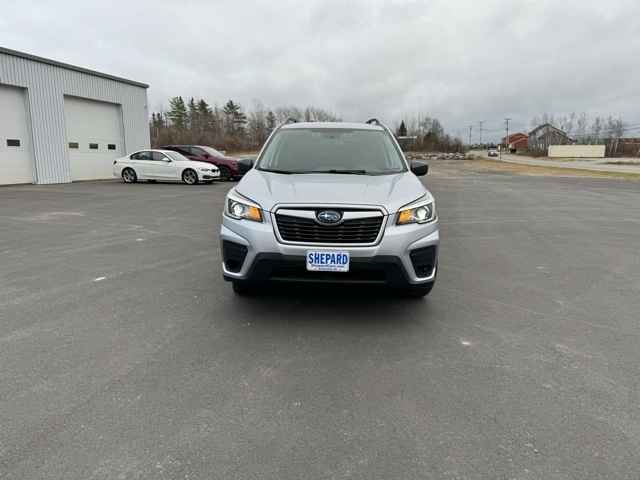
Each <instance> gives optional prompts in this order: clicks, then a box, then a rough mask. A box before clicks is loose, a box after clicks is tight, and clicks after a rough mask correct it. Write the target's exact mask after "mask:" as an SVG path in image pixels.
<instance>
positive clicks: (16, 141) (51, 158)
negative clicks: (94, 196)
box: [0, 47, 149, 184]
mask: <svg viewBox="0 0 640 480" xmlns="http://www.w3.org/2000/svg"><path fill="white" fill-rule="evenodd" d="M148 87H149V86H148V85H146V84H144V83H139V82H134V81H132V80H126V79H124V78H119V77H114V76H112V75H107V74H104V73H99V72H95V71H92V70H88V69H86V68H81V67H76V66H73V65H68V64H65V63H61V62H56V61H53V60H49V59H46V58H41V57H36V56H34V55H29V54H26V53H22V52H17V51H15V50H9V49H6V48H2V47H0V184H12V183H65V182H71V181H74V180H90V179H101V178H111V177H112V164H113V159H115V158H117V157H119V156H123V155H125V153H127V152H131V151H135V150H139V149H142V148H149V122H148V117H149V115H148V108H147V88H148Z"/></svg>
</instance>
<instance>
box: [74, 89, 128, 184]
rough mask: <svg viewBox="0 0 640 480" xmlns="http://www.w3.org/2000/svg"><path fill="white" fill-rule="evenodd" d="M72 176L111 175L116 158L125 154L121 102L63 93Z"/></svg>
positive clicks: (78, 177)
mask: <svg viewBox="0 0 640 480" xmlns="http://www.w3.org/2000/svg"><path fill="white" fill-rule="evenodd" d="M64 120H65V126H66V131H67V132H66V133H67V149H68V151H69V162H70V165H71V180H95V179H101V178H112V176H113V161H114V160H115V159H116V158H118V157H122V156H123V155H124V153H123V152H124V141H123V135H122V132H123V128H122V110H121V108H120V105H115V104H113V103H104V102H96V101H94V100H86V99H84V98H76V97H64Z"/></svg>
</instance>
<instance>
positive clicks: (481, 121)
mask: <svg viewBox="0 0 640 480" xmlns="http://www.w3.org/2000/svg"><path fill="white" fill-rule="evenodd" d="M479 123H480V145H482V124H483V123H484V120H480V122H479Z"/></svg>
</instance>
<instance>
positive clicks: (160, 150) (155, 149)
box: [130, 148, 179, 155]
mask: <svg viewBox="0 0 640 480" xmlns="http://www.w3.org/2000/svg"><path fill="white" fill-rule="evenodd" d="M138 152H161V153H179V152H174V151H173V150H164V149H162V148H142V149H140V150H136V151H135V152H133V153H138ZM133 153H131V154H130V155H133Z"/></svg>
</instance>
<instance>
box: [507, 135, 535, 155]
mask: <svg viewBox="0 0 640 480" xmlns="http://www.w3.org/2000/svg"><path fill="white" fill-rule="evenodd" d="M502 144H503V145H507V148H508V149H509V151H510V152H511V153H516V152H520V151H523V150H526V149H527V147H528V145H529V136H528V135H527V134H526V133H521V132H518V133H512V134H511V135H509V138H507V137H503V138H502Z"/></svg>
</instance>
